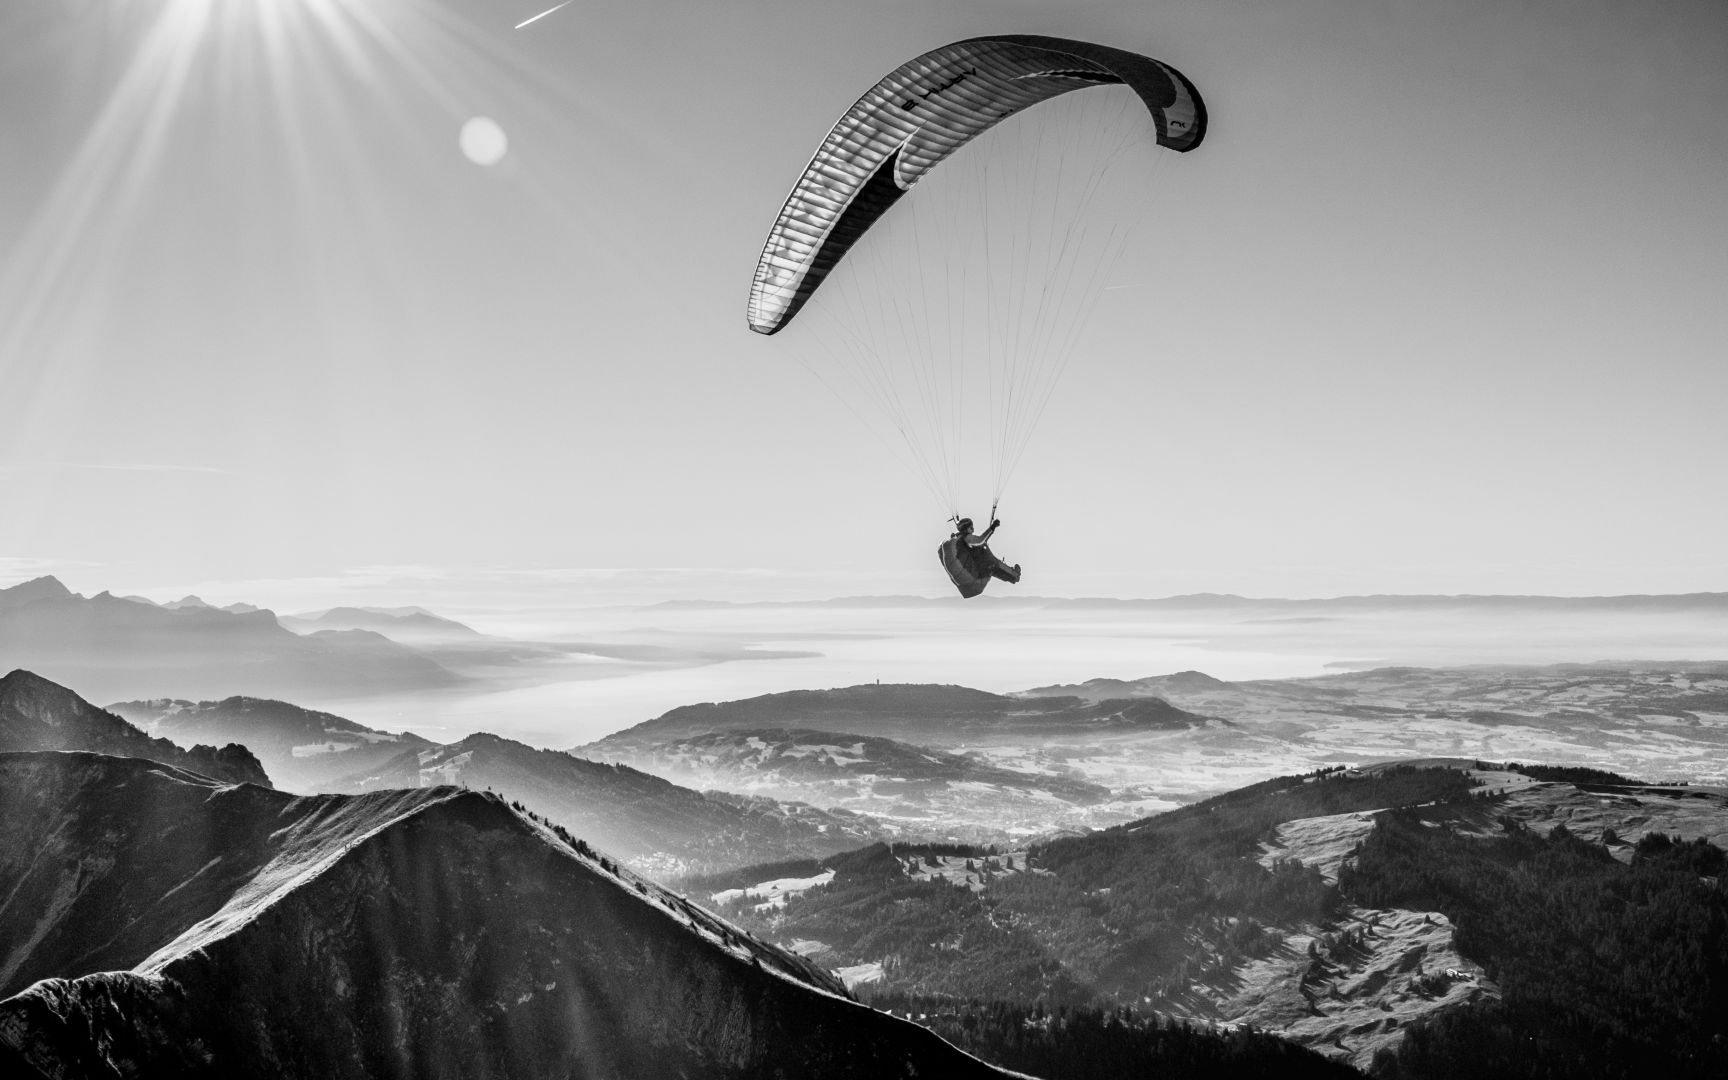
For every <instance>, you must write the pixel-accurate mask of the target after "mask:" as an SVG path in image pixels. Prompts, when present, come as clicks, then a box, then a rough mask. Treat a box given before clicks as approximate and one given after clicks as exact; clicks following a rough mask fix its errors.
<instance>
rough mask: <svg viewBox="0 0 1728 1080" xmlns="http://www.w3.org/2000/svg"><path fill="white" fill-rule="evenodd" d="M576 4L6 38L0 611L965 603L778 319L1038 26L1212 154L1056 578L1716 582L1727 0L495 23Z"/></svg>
mask: <svg viewBox="0 0 1728 1080" xmlns="http://www.w3.org/2000/svg"><path fill="white" fill-rule="evenodd" d="M551 6H552V0H365V2H362V0H76V2H74V0H8V2H7V3H5V4H4V5H0V165H3V173H0V175H3V176H4V179H3V180H0V418H3V420H0V584H8V583H10V582H11V581H12V580H14V579H19V578H23V577H27V576H32V575H34V574H36V573H45V572H54V573H58V574H60V575H61V576H62V577H63V578H64V579H65V580H67V582H68V583H69V584H71V585H72V586H73V587H74V588H78V589H81V590H83V591H95V590H97V589H102V588H112V589H114V590H115V591H118V592H146V593H149V594H151V595H156V596H157V597H158V598H159V599H161V598H166V597H165V595H162V594H164V593H166V592H168V591H175V590H179V589H181V588H188V589H190V588H197V589H200V590H202V591H203V592H204V593H206V594H207V595H208V596H210V598H212V599H214V600H216V601H218V602H228V601H231V600H238V599H248V600H255V601H257V602H265V603H274V604H277V605H278V606H282V607H287V608H290V609H292V608H293V607H295V606H298V605H297V602H298V601H299V600H300V599H301V598H302V597H304V598H305V599H306V606H311V605H312V604H313V603H317V602H324V601H326V600H329V599H330V598H331V597H332V596H334V595H335V594H338V593H346V594H350V595H352V597H353V598H355V599H359V600H362V601H364V600H373V601H377V602H417V601H418V602H429V601H434V600H436V599H437V596H438V595H439V594H438V591H437V589H436V588H435V587H434V586H436V585H437V584H438V583H439V582H446V583H448V582H451V581H458V580H460V581H464V582H468V583H469V587H470V593H468V594H467V595H475V594H474V593H473V592H472V588H471V587H472V586H473V583H474V582H484V581H508V582H510V583H512V586H511V587H512V588H516V589H518V590H529V589H533V588H536V587H537V586H538V583H541V582H544V583H546V584H547V587H548V588H557V589H563V590H565V591H566V592H567V593H568V594H569V595H571V596H574V597H577V598H581V597H585V596H590V595H591V596H592V597H593V598H595V599H598V600H604V601H607V602H612V601H615V600H618V599H627V598H630V597H634V596H640V597H642V598H647V599H659V598H662V597H664V596H667V595H673V594H684V595H700V596H713V597H730V598H749V597H754V596H786V595H804V596H827V595H840V594H852V593H870V592H916V593H925V594H928V595H939V594H941V593H942V592H943V591H944V590H945V589H947V585H946V582H945V580H944V579H943V578H942V577H941V576H940V574H939V571H938V570H937V567H936V565H935V560H934V558H933V548H934V546H935V544H936V543H937V542H938V541H939V540H940V539H941V538H942V536H943V535H944V533H945V525H944V523H943V521H942V520H941V511H940V509H939V508H937V507H936V506H935V505H934V504H933V503H932V502H931V500H930V499H929V497H928V496H927V495H926V494H925V492H924V490H923V488H922V487H921V486H920V484H919V483H918V481H917V479H916V478H915V477H913V476H912V475H911V474H910V473H909V472H908V471H906V469H905V468H904V467H903V466H902V465H901V464H900V463H899V461H898V460H897V458H896V457H895V456H894V454H893V453H891V452H890V451H889V450H888V449H887V448H885V447H884V446H883V444H882V443H881V442H880V441H878V439H877V437H876V436H875V435H874V434H873V433H872V432H871V431H870V430H868V429H867V428H865V427H864V426H863V425H862V424H860V423H859V422H858V420H857V419H856V418H855V416H854V415H853V414H852V412H851V410H850V408H849V406H848V404H847V403H846V402H844V401H842V400H840V399H839V398H838V397H836V396H835V395H834V394H833V393H831V392H830V391H829V390H828V389H826V388H825V387H824V386H823V385H822V384H821V383H820V382H818V381H817V380H816V379H814V378H813V377H812V376H811V375H810V374H809V373H808V372H807V371H806V370H805V368H804V367H802V366H801V365H800V363H799V358H798V356H796V355H794V353H793V349H794V347H795V344H796V343H794V342H789V341H788V338H790V337H791V335H781V336H780V337H776V338H772V339H768V338H762V337H759V336H757V335H753V334H751V333H749V332H748V331H747V330H746V328H745V324H744V305H745V299H746V295H747V292H748V288H749V283H750V276H751V271H752V269H753V267H754V264H755V260H756V258H757V255H758V253H759V251H760V245H761V242H762V237H763V235H764V234H765V232H766V230H767V228H768V226H769V225H770V224H771V222H772V220H773V217H774V214H775V213H776V211H777V210H778V209H779V206H780V203H781V200H782V199H783V198H784V196H785V193H786V190H787V189H788V187H789V186H790V185H791V183H792V181H793V180H794V179H795V178H796V176H797V175H798V172H799V170H800V169H801V168H802V167H803V165H804V163H805V161H806V160H807V158H808V156H809V154H810V153H811V151H812V150H813V149H814V147H815V145H816V143H817V142H818V141H819V140H820V138H821V136H822V135H823V134H824V133H825V132H826V130H827V128H828V126H829V125H830V124H831V123H832V122H833V120H834V119H835V118H836V117H837V116H838V115H839V114H840V113H841V112H842V111H843V110H844V109H845V108H846V107H847V106H848V105H850V104H851V102H852V101H853V100H854V99H855V98H856V97H857V96H858V95H859V94H860V93H862V92H863V91H864V90H865V89H867V88H868V87H869V86H870V85H871V84H872V83H873V82H874V81H875V80H876V79H877V78H878V77H879V76H881V75H882V74H883V73H885V72H886V71H888V70H889V69H891V68H892V67H894V66H895V65H897V64H899V63H900V62H902V61H903V60H905V59H907V58H909V57H911V56H913V55H915V54H917V53H919V52H921V51H924V50H926V49H928V48H931V47H934V46H937V45H940V44H944V43H946V42H948V41H952V40H955V39H958V38H962V37H967V36H973V35H978V34H984V33H1001V32H1019V33H1043V34H1052V35H1060V36H1066V37H1076V38H1084V39H1089V40H1095V41H1102V42H1107V43H1111V44H1115V45H1118V46H1121V47H1126V48H1131V49H1134V50H1137V51H1141V52H1145V53H1148V54H1150V55H1153V56H1156V57H1159V58H1160V59H1163V60H1165V61H1167V62H1169V63H1171V64H1173V65H1174V66H1176V67H1178V68H1180V69H1181V70H1182V71H1184V72H1185V73H1186V74H1187V75H1188V76H1189V77H1190V78H1192V79H1193V80H1194V82H1195V83H1196V84H1197V85H1198V86H1199V87H1200V89H1201V91H1202V93H1203V94H1204V95H1205V98H1206V100H1207V103H1208V105H1209V107H1210V111H1211V117H1212V128H1211V132H1210V135H1209V137H1208V138H1207V140H1206V143H1205V144H1204V145H1203V146H1202V147H1200V148H1199V149H1198V150H1197V151H1195V152H1194V153H1192V154H1188V155H1186V156H1184V157H1182V158H1181V159H1179V160H1176V161H1174V162H1171V163H1169V164H1168V167H1167V168H1166V170H1165V171H1164V174H1163V177H1162V179H1161V182H1160V187H1159V192H1158V199H1159V206H1158V209H1157V210H1156V217H1157V228H1156V230H1153V231H1149V232H1147V233H1146V234H1145V235H1143V236H1142V237H1140V241H1141V242H1139V243H1137V244H1135V245H1134V246H1133V247H1132V248H1131V250H1130V252H1129V254H1128V255H1127V256H1126V257H1125V259H1124V261H1123V263H1122V265H1121V266H1120V267H1118V268H1117V270H1116V271H1115V278H1114V280H1116V281H1117V282H1118V283H1124V284H1133V285H1141V284H1142V283H1145V282H1154V283H1155V286H1156V287H1155V288H1151V289H1147V288H1127V289H1121V290H1116V291H1112V292H1111V293H1108V294H1106V296H1105V298H1104V300H1103V301H1102V303H1101V305H1100V307H1099V309H1098V311H1097V314H1096V316H1095V318H1094V319H1093V321H1092V324H1091V326H1090V328H1089V330H1088V334H1087V337H1086V338H1085V339H1084V342H1083V344H1082V347H1081V350H1080V354H1079V356H1078V358H1077V359H1076V362H1075V364H1074V366H1073V367H1072V368H1071V369H1070V370H1069V372H1068V374H1067V376H1066V378H1065V380H1064V381H1063V383H1062V384H1061V386H1060V388H1059V389H1058V391H1057V395H1056V397H1055V399H1054V400H1053V402H1052V404H1051V406H1050V409H1049V412H1048V413H1047V414H1046V416H1045V419H1044V422H1043V424H1042V426H1041V427H1040V428H1039V430H1038V432H1037V435H1036V437H1035V440H1034V442H1033V443H1032V446H1031V449H1030V451H1029V452H1028V454H1027V457H1026V459H1025V461H1024V464H1022V466H1021V467H1020V470H1019V472H1018V473H1017V474H1016V477H1015V481H1014V485H1013V487H1012V488H1011V489H1010V491H1009V497H1008V500H1007V501H1006V502H1005V504H1004V506H1003V510H1002V513H1003V516H1004V518H1005V520H1006V524H1005V526H1004V530H1003V532H1002V534H1001V536H1000V538H999V540H998V543H997V544H996V546H997V548H998V550H999V551H1000V552H1001V553H1002V554H1003V555H1005V556H1007V557H1008V558H1009V559H1010V561H1018V562H1022V563H1023V564H1024V565H1025V566H1026V568H1027V570H1026V581H1025V583H1024V584H1023V585H1021V586H1020V589H1021V590H1022V591H1023V592H1027V593H1039V594H1049V595H1061V594H1068V595H1122V596H1159V595H1168V594H1172V593H1182V592H1193V591H1218V592H1237V593H1245V594H1252V595H1278V596H1317V595H1335V594H1341V593H1367V592H1529V593H1561V594H1580V593H1618V592H1677V591H1693V590H1720V589H1724V588H1728V543H1724V537H1725V536H1728V498H1724V497H1723V493H1722V492H1723V477H1724V476H1725V475H1728V422H1725V421H1724V417H1725V416H1728V210H1725V208H1728V64H1725V63H1724V62H1723V59H1724V57H1728V6H1724V5H1723V4H1722V3H1721V2H1720V0H1696V2H1684V0H1681V2H1665V3H1661V4H1642V5H1640V4H1627V3H1624V2H1614V3H1611V2H1605V0H1604V2H1594V0H1565V2H1559V0H1528V2H1524V3H1519V4H1508V3H1504V2H1502V0H1484V2H1481V3H1473V2H1463V0H1398V2H1366V0H1359V2H1344V0H1288V2H1281V3H1277V4H1271V3H1261V2H1254V3H1249V2H1228V0H1191V2H1169V3H1145V2H1130V0H1112V2H1100V3H1061V2H1040V3H1009V2H994V3H986V2H982V0H977V2H945V3H942V4H939V5H937V4H930V3H928V2H907V3H871V2H859V0H846V2H844V3H836V2H829V0H786V2H782V3H761V2H757V3H751V2H740V0H728V2H726V3H715V2H713V0H688V2H685V0H678V2H664V0H663V2H655V3H648V2H637V3H608V2H599V0H576V2H574V3H572V4H570V5H568V6H566V7H564V8H563V9H562V10H559V11H557V12H555V13H553V14H551V15H549V16H547V17H546V18H543V19H540V20H538V21H536V22H534V23H533V24H532V25H529V26H527V27H525V28H523V29H521V30H517V29H514V27H515V25H516V24H518V23H520V22H522V21H523V20H525V19H527V18H529V17H530V16H532V15H534V14H536V13H537V12H539V11H542V10H545V9H546V8H549V7H551ZM476 116H484V117H489V118H491V119H492V120H494V121H496V123H497V125H498V126H499V128H500V129H501V130H502V132H503V133H504V135H505V136H506V137H507V139H508V150H507V153H506V154H505V156H504V157H503V159H502V160H501V161H499V162H498V163H496V164H494V165H491V166H483V165H480V164H476V163H475V162H474V161H472V160H470V159H469V158H468V157H465V156H464V153H463V150H462V147H461V145H460V142H459V136H460V132H461V130H462V127H463V124H464V123H465V122H466V121H468V120H469V119H471V118H473V117H476ZM914 194H916V193H914ZM986 509H987V508H986V507H978V508H976V513H978V514H980V515H981V514H983V513H984V512H985V511H986ZM297 583H299V584H297ZM591 587H595V588H594V590H593V591H592V592H591V593H590V592H589V591H587V590H590V588H591Z"/></svg>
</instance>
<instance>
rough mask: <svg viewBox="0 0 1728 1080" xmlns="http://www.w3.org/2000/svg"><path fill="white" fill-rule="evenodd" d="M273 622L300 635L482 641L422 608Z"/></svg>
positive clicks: (347, 611)
mask: <svg viewBox="0 0 1728 1080" xmlns="http://www.w3.org/2000/svg"><path fill="white" fill-rule="evenodd" d="M276 621H277V622H279V623H281V624H282V625H283V626H285V627H287V628H288V629H290V630H293V631H294V632H296V633H300V634H310V633H316V632H317V631H319V630H371V631H373V632H375V633H379V634H383V635H385V636H386V637H388V638H391V639H392V640H395V641H402V642H408V643H410V644H414V643H427V644H433V643H440V644H444V643H450V642H469V641H476V640H480V639H483V638H484V637H485V635H484V634H482V633H480V632H479V631H477V630H474V629H472V628H471V627H467V626H464V625H462V624H461V623H459V622H457V621H456V620H454V619H446V618H443V617H441V616H438V615H434V614H432V613H431V612H430V611H426V610H425V609H423V608H394V609H386V608H361V607H335V608H330V609H329V610H327V611H316V612H307V613H303V614H299V615H278V616H277V617H276Z"/></svg>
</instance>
